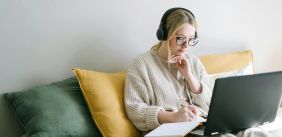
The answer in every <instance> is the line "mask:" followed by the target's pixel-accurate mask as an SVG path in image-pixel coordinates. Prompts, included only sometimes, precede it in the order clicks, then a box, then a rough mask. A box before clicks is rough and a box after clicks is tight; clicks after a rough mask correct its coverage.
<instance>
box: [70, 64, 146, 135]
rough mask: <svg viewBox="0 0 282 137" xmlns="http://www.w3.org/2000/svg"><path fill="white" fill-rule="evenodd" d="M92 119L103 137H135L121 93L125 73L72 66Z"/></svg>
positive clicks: (136, 131) (135, 130) (135, 131)
mask: <svg viewBox="0 0 282 137" xmlns="http://www.w3.org/2000/svg"><path fill="white" fill-rule="evenodd" d="M73 72H74V73H75V75H76V77H77V79H78V81H79V84H80V87H81V89H82V92H83V95H84V98H85V100H86V103H87V105H88V108H89V110H90V113H91V115H92V118H93V120H94V122H95V123H96V125H97V127H98V128H99V130H100V132H101V133H102V135H103V136H104V137H138V136H141V134H140V132H139V131H138V130H137V129H136V128H135V127H134V126H133V124H132V123H131V122H130V121H129V120H128V119H127V116H126V113H125V108H124V102H123V101H124V100H123V92H124V82H125V75H126V73H125V72H117V73H103V72H96V71H91V70H83V69H79V68H74V69H73Z"/></svg>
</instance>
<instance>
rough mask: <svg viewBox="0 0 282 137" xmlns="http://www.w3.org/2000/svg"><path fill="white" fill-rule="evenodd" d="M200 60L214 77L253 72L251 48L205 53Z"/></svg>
mask: <svg viewBox="0 0 282 137" xmlns="http://www.w3.org/2000/svg"><path fill="white" fill-rule="evenodd" d="M200 60H201V61H202V63H203V65H204V66H205V68H206V70H207V72H208V73H209V74H210V76H212V77H214V78H221V77H229V76H239V75H248V74H253V56H252V51H251V50H245V51H237V52H231V53H224V54H211V55H205V56H201V57H200Z"/></svg>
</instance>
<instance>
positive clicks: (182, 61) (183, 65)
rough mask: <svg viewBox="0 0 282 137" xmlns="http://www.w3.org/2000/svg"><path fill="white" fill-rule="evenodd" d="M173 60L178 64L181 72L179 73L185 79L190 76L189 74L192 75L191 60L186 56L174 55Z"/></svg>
mask: <svg viewBox="0 0 282 137" xmlns="http://www.w3.org/2000/svg"><path fill="white" fill-rule="evenodd" d="M172 59H173V61H174V62H175V63H176V67H177V69H178V70H179V72H180V73H181V74H182V75H183V76H184V77H186V76H188V73H190V69H189V65H190V63H189V60H188V59H187V58H186V57H185V56H184V55H173V56H172Z"/></svg>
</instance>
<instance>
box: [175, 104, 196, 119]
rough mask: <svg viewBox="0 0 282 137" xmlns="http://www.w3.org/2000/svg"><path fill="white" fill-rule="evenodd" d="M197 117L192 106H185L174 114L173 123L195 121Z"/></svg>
mask: <svg viewBox="0 0 282 137" xmlns="http://www.w3.org/2000/svg"><path fill="white" fill-rule="evenodd" d="M196 116H197V110H196V108H195V107H194V106H193V105H186V106H183V107H181V108H180V109H179V111H178V112H175V113H174V122H186V121H192V120H195V119H196Z"/></svg>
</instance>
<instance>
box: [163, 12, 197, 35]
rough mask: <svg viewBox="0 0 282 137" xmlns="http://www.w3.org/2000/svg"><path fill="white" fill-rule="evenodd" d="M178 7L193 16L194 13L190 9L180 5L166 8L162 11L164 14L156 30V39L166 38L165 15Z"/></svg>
mask: <svg viewBox="0 0 282 137" xmlns="http://www.w3.org/2000/svg"><path fill="white" fill-rule="evenodd" d="M178 9H181V10H184V11H187V12H188V13H190V14H191V15H192V16H193V17H194V18H195V16H194V14H193V13H192V12H191V11H190V10H188V9H185V8H181V7H176V8H171V9H168V10H167V11H166V12H165V13H164V15H163V16H162V19H161V22H160V25H159V28H158V30H157V38H158V40H167V35H168V34H167V28H166V18H167V16H168V15H169V14H171V13H172V12H174V11H175V10H178ZM196 34H197V32H196Z"/></svg>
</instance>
